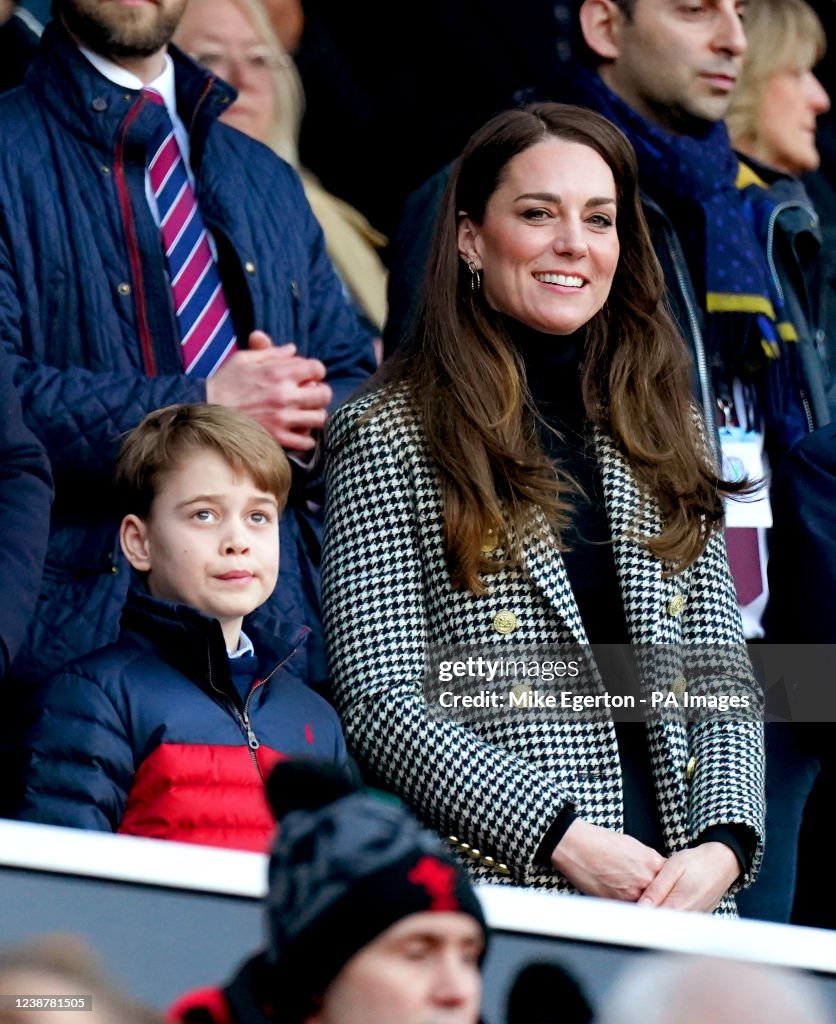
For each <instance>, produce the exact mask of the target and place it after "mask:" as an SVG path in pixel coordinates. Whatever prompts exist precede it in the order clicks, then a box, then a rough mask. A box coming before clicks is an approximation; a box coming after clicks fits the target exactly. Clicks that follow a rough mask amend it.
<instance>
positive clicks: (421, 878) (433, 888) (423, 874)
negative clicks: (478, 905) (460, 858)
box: [406, 856, 460, 910]
mask: <svg viewBox="0 0 836 1024" xmlns="http://www.w3.org/2000/svg"><path fill="white" fill-rule="evenodd" d="M406 877H407V878H408V880H409V881H410V882H411V883H412V884H413V885H420V886H421V888H423V889H426V891H427V893H428V895H429V897H430V900H431V903H430V907H429V909H430V910H459V909H460V907H459V901H458V900H457V899H456V869H455V868H454V867H453V865H452V864H444V863H442V861H440V860H437V859H436V858H435V857H429V856H427V857H422V858H421V859H420V860H419V861H418V863H417V864H416V865H415V867H414V868H412V870H411V871H410V872H409V874H408V875H407V876H406Z"/></svg>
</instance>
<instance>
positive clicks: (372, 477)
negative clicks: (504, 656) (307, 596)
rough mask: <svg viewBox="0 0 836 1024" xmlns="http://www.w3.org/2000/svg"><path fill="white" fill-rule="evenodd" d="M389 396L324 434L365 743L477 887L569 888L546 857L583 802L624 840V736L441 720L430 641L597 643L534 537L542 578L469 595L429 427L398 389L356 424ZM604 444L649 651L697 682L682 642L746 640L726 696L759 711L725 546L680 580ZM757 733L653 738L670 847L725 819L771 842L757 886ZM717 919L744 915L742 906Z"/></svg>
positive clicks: (342, 693) (512, 575)
mask: <svg viewBox="0 0 836 1024" xmlns="http://www.w3.org/2000/svg"><path fill="white" fill-rule="evenodd" d="M377 400H378V399H377V396H374V395H371V396H369V395H367V396H364V397H362V398H360V399H358V400H355V401H353V402H350V403H347V404H346V405H344V406H342V407H341V408H340V409H338V410H337V412H336V413H335V414H334V417H333V419H332V420H331V423H330V426H329V431H328V452H329V455H328V458H329V471H328V490H327V494H328V498H327V505H326V529H325V547H324V552H323V563H322V599H323V615H324V620H325V631H326V645H327V651H328V658H329V663H330V672H331V679H332V685H333V694H334V699H335V703H336V705H337V708H338V710H339V712H340V715H341V717H342V721H343V725H344V729H345V732H346V737H347V739H348V742H349V745H350V747H351V749H352V751H353V752H354V754H355V756H356V757H357V758H358V760H359V761H360V762H361V763H362V764H363V765H364V766H366V767H367V768H368V769H370V770H371V771H372V773H373V774H374V775H375V777H376V778H377V779H379V780H380V782H381V783H382V784H383V785H385V786H387V787H388V788H391V789H392V790H393V791H394V792H396V793H397V794H399V795H400V796H401V797H402V798H403V799H404V800H405V801H406V802H407V803H408V804H409V805H410V806H411V807H412V809H413V810H414V812H415V813H416V814H417V815H418V817H419V818H420V819H421V820H422V821H423V822H424V823H425V824H426V825H428V826H429V827H431V828H434V829H436V830H437V831H438V832H439V833H440V834H441V835H442V836H443V837H445V838H448V839H449V838H450V837H453V840H454V846H456V847H457V848H458V849H457V852H458V853H459V855H460V856H463V857H464V856H465V855H464V853H462V850H461V846H462V844H465V850H466V851H467V855H466V857H465V859H466V861H467V864H468V866H469V867H470V869H471V871H472V873H473V874H474V875H475V876H476V878H478V879H480V880H483V881H491V882H501V881H505V882H512V883H515V884H519V885H532V886H540V887H544V888H558V889H562V890H570V889H571V886H570V884H569V882H568V881H567V880H566V879H565V878H563V877H562V876H560V875H559V874H558V873H557V872H555V871H550V870H544V869H543V868H541V867H540V866H538V865H537V864H535V863H534V855H535V853H536V851H537V848H538V846H539V844H540V842H541V840H542V839H543V837H544V836H545V833H546V832H547V830H548V829H549V826H550V825H551V824H552V823H553V822H554V820H555V818H556V817H557V815H558V813H559V811H560V810H561V809H562V808H563V806H564V805H565V804H566V803H567V801H569V802H571V803H572V804H574V806H575V810H576V812H577V813H578V815H579V816H581V817H583V818H584V819H586V820H587V821H589V822H591V823H593V824H596V825H602V826H605V827H608V828H612V829H616V830H619V829H621V828H622V815H623V807H622V792H621V774H620V766H619V757H618V748H617V744H616V738H615V730H614V728H613V725H612V722H611V721H610V720H609V719H608V718H607V720H605V721H603V722H600V721H599V722H596V723H591V722H588V721H587V722H579V721H565V720H561V721H557V720H555V719H554V718H553V717H552V718H540V719H538V718H537V717H536V716H526V717H519V718H516V717H514V718H513V719H511V720H510V721H509V719H508V718H507V717H505V718H503V716H486V715H485V714H484V712H477V711H474V712H473V717H472V720H465V721H463V720H462V718H461V717H457V718H456V720H455V721H452V720H449V719H447V720H445V719H439V718H438V717H437V716H433V715H430V714H429V713H428V704H427V701H426V700H425V697H424V692H423V690H422V678H423V674H424V672H425V658H426V651H427V649H428V645H435V644H440V645H443V644H456V645H458V644H484V645H493V646H494V647H495V645H497V644H503V643H506V644H508V647H509V656H512V655H513V648H514V646H515V645H519V644H537V643H544V642H553V643H569V644H577V643H581V644H584V643H586V642H587V641H586V636H585V633H584V628H583V624H582V622H581V619H580V614H579V611H578V607H577V603H576V601H575V598H574V595H573V593H572V590H571V587H570V585H569V581H568V578H567V575H566V570H565V567H564V564H563V560H562V558H561V556H560V555H559V553H557V552H556V551H555V549H554V548H553V547H550V546H549V545H548V544H547V543H546V542H545V541H543V540H540V539H538V538H533V539H532V540H531V541H530V543H527V544H526V546H525V550H524V557H525V564H526V570H527V571H526V572H522V571H519V570H516V571H502V572H499V573H497V574H495V575H490V576H489V577H487V580H488V582H489V588H490V592H489V593H488V594H487V595H483V596H476V595H474V594H472V593H470V592H469V591H460V590H454V589H453V588H452V587H451V585H450V580H449V574H448V571H447V568H446V564H445V559H444V550H443V524H442V505H441V491H440V486H439V480H438V474H437V471H436V469H435V467H434V465H433V463H432V461H431V458H430V455H429V453H428V451H427V448H426V446H425V444H424V443H423V440H422V436H421V432H420V429H419V427H418V425H417V422H416V421H415V419H414V417H413V416H412V415H411V413H410V410H409V406H408V402H407V401H406V398H405V397H404V395H403V394H402V393H395V394H393V395H390V396H389V397H388V398H387V400H386V401H385V403H384V404H383V405H381V406H380V407H379V408H378V409H376V410H375V411H373V412H372V414H371V416H370V417H369V418H367V419H365V420H364V421H362V422H361V423H359V424H358V419H359V418H360V417H361V416H362V414H363V413H364V412H366V411H367V410H368V409H369V408H370V406H371V405H372V403H374V402H375V401H377ZM596 449H597V453H598V456H599V459H600V460H601V463H602V469H603V479H604V492H605V500H606V506H607V514H608V517H609V520H610V525H611V528H612V535H613V538H614V540H613V547H614V554H615V561H616V567H617V571H618V577H619V580H620V584H621V592H622V598H623V602H624V609H625V614H626V617H627V623H628V628H629V631H630V635H631V639H632V641H633V643H634V644H654V645H660V644H662V645H677V646H671V647H670V650H671V651H673V652H678V658H679V660H678V662H677V664H676V665H673V666H672V667H671V673H672V675H671V678H672V679H673V678H674V676H675V675H677V674H678V673H681V672H683V671H685V672H687V671H688V666H687V665H686V664H685V659H684V658H683V657H682V648H681V647H680V646H678V645H686V647H687V645H688V644H701V645H702V644H723V645H732V646H731V648H727V647H724V650H728V649H732V650H737V651H739V652H740V658H739V662H738V671H737V672H736V673H735V675H734V677H733V678H732V679H730V680H729V681H728V686H729V687H734V688H736V692H738V693H746V694H749V696H750V700H751V702H752V704H753V706H755V707H757V708H759V707H760V701H761V695H760V692H759V689H758V687H757V684H756V683H755V680H754V678H753V677H752V674H751V666H750V663H749V660H748V656H747V655H746V654H745V644H744V642H743V635H742V630H741V623H740V616H739V613H738V608H737V603H736V600H735V595H734V588H733V584H732V581H731V576H730V573H729V570H728V563H727V560H726V554H725V546H724V544H723V540H722V536H721V535H719V534H716V535H715V536H714V538H713V539H712V541H711V542H710V544H709V546H708V548H707V550H706V552H705V554H704V555H703V556H702V557H701V558H700V559H699V560H698V561H697V562H696V563H695V564H694V565H693V566H691V567H690V568H689V569H687V570H686V571H685V572H683V573H681V574H679V575H677V576H674V577H672V578H668V579H664V578H663V577H662V572H661V563H660V562H659V560H658V559H656V558H655V557H653V556H652V555H651V554H650V553H649V552H647V551H646V550H645V549H644V548H642V547H641V546H640V545H639V544H638V543H637V542H636V541H635V540H633V539H631V536H637V535H638V536H641V535H645V536H646V535H649V534H653V533H657V532H658V531H659V517H658V510H656V509H655V507H654V505H653V503H652V502H650V501H642V500H641V497H640V494H639V491H638V489H637V486H636V484H635V481H634V479H633V477H632V474H631V473H630V470H629V469H628V467H627V464H626V462H625V461H624V459H623V458H622V456H621V455H620V454H619V453H618V451H617V450H616V448H615V446H614V444H613V443H612V441H611V440H610V439H609V438H607V437H605V436H603V435H599V436H598V437H597V439H596ZM499 611H512V612H513V613H514V616H515V617H516V628H515V629H514V631H513V633H512V634H505V635H501V634H500V633H498V632H497V629H496V625H495V622H494V620H495V616H496V614H497V612H499ZM664 649H665V650H666V651H667V650H668V648H667V647H665V648H664ZM727 660H728V659H725V660H724V662H723V663H724V664H726V663H727ZM725 683H726V680H725V679H724V685H725ZM727 692H729V691H728V690H727ZM497 719H499V720H497ZM755 719H756V720H754V721H751V722H740V721H737V722H733V723H730V722H727V721H726V722H723V721H720V720H719V719H717V718H714V719H712V720H708V721H702V722H700V723H698V724H691V725H686V724H685V723H684V722H683V721H681V720H680V719H678V718H675V719H674V720H672V721H664V722H660V723H657V724H652V725H650V726H649V738H650V753H651V762H652V766H653V770H654V775H655V779H656V784H657V791H658V797H659V807H660V815H661V820H662V827H663V831H664V835H665V839H666V841H667V844H668V848H669V851H670V852H673V851H675V850H680V849H682V848H684V847H686V846H687V845H688V844H689V842H690V841H691V840H692V839H693V838H695V837H696V836H697V835H698V834H699V833H701V832H702V831H703V830H704V829H706V828H707V827H708V826H710V825H713V824H721V823H725V824H730V823H742V824H744V825H747V826H749V827H751V828H752V829H753V830H754V832H755V833H756V835H757V836H758V837H759V839H758V849H757V852H756V854H755V858H754V863H753V870H752V872H751V877H746V878H745V879H743V880H742V884H748V882H750V881H751V878H752V877H754V874H755V871H756V869H757V866H758V864H759V862H760V859H761V852H762V843H763V833H764V826H763V818H764V793H763V728H762V725H761V723H760V720H759V717H758V716H755ZM719 909H720V911H721V912H726V913H734V902H733V899H731V898H730V897H726V899H725V900H724V901H723V903H722V904H721V906H720V908H719Z"/></svg>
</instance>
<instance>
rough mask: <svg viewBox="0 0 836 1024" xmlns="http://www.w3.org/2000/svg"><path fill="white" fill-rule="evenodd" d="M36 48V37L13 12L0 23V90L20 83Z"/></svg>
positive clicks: (3, 90)
mask: <svg viewBox="0 0 836 1024" xmlns="http://www.w3.org/2000/svg"><path fill="white" fill-rule="evenodd" d="M37 49H38V37H37V36H36V35H35V33H34V32H33V31H32V30H31V29H30V28H29V26H28V25H26V24H25V23H24V21H23V20H22V19H21V18H19V17H18V16H17V15H16V14H13V15H12V16H11V18H9V20H8V21H6V22H4V23H3V24H2V25H0V92H5V91H6V90H7V89H13V88H14V87H15V86H16V85H20V84H21V82H22V81H23V76H24V74H25V73H26V69H27V68H28V67H29V63H30V61H31V60H32V58H33V57H34V56H35V51H36V50H37Z"/></svg>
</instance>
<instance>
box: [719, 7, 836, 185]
mask: <svg viewBox="0 0 836 1024" xmlns="http://www.w3.org/2000/svg"><path fill="white" fill-rule="evenodd" d="M746 39H747V41H748V44H749V45H748V50H747V53H746V61H745V64H744V65H743V73H742V75H741V77H740V81H739V83H738V86H737V90H736V92H735V97H734V100H733V102H732V105H731V107H730V109H729V113H728V117H727V119H726V120H727V123H728V127H729V134H730V136H731V140H732V144H733V145H734V148H735V149H736V150H738V152H740V153H742V154H743V155H744V156H746V157H751V158H752V159H754V160H755V161H757V162H758V163H760V164H765V165H766V166H767V167H768V168H772V169H773V170H776V171H782V172H783V173H784V174H793V175H797V174H804V173H807V172H809V171H815V170H817V168H818V166H819V151H818V149H817V148H816V118H817V117H819V116H820V115H821V114H824V113H826V111H828V110H829V109H830V99H829V97H828V95H827V93H826V92H825V90H824V87H823V86H822V85H821V83H820V82H819V80H818V79H817V78H816V76H815V75H814V74H813V68H814V67H815V66H816V64H817V63H818V62H819V61H820V60H821V59H822V57H823V56H824V52H825V46H826V42H825V35H824V29H823V28H822V24H821V22H820V21H819V17H818V15H817V14H816V12H815V11H814V10H813V9H812V7H810V6H809V5H808V4H807V3H805V2H804V0H759V2H758V3H756V4H752V5H751V7H750V8H749V9H748V10H747V12H746Z"/></svg>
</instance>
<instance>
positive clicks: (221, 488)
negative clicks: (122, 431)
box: [21, 405, 349, 851]
mask: <svg viewBox="0 0 836 1024" xmlns="http://www.w3.org/2000/svg"><path fill="white" fill-rule="evenodd" d="M290 477H291V471H290V466H289V464H288V461H287V459H286V458H285V456H284V453H283V452H282V450H281V449H280V448H279V446H278V445H277V444H276V442H275V441H274V440H273V439H272V438H271V437H270V435H269V434H268V433H267V432H266V431H265V430H264V429H263V428H262V427H261V426H260V425H259V424H258V423H256V422H255V421H254V420H252V419H250V418H249V417H248V416H246V415H244V414H243V413H239V412H236V411H234V410H232V409H227V408H224V407H222V406H217V405H174V406H168V407H167V408H165V409H159V410H157V411H156V412H152V413H150V414H149V415H148V416H146V417H145V419H144V420H143V421H142V422H141V423H140V424H139V426H138V427H137V428H136V429H135V430H133V431H131V433H130V434H129V435H128V437H127V439H126V441H125V442H124V444H123V446H122V450H121V453H120V455H119V459H118V462H117V466H116V478H115V479H116V486H117V489H118V491H119V493H120V496H121V499H122V503H123V508H124V511H125V512H126V513H127V514H126V515H125V516H124V519H123V520H122V525H121V529H120V541H121V545H122V550H123V551H124V553H125V557H126V558H127V559H128V561H129V562H130V564H131V566H133V568H134V570H136V573H137V581H136V583H135V585H134V586H133V587H132V589H131V592H130V594H129V597H128V601H127V604H126V606H125V609H124V612H123V615H122V621H121V633H120V636H119V639H118V641H117V642H116V643H114V644H110V645H108V646H107V647H103V648H101V649H99V650H97V651H94V652H93V653H92V654H89V655H87V656H85V657H83V658H80V659H78V660H77V661H75V662H72V663H71V664H70V665H68V666H66V667H65V669H64V670H63V671H62V673H61V674H60V676H59V677H58V678H57V679H56V680H55V681H54V682H53V683H52V684H51V685H50V686H49V687H48V688H47V689H46V692H45V693H44V695H43V699H42V714H41V717H40V720H39V721H38V723H37V725H36V728H35V730H34V733H33V735H32V738H31V743H30V747H31V752H32V756H31V763H30V767H29V772H28V777H27V790H26V800H25V805H24V809H23V813H22V815H21V817H22V818H23V819H25V820H29V821H39V822H47V823H50V824H55V825H69V826H74V827H77V828H90V829H98V830H101V831H113V832H123V833H129V834H132V835H143V836H152V837H156V838H160V839H176V840H180V841H183V842H193V843H207V844H210V845H213V846H228V847H235V848H239V849H245V850H257V851H264V850H266V849H267V847H268V845H269V841H270V837H271V835H272V832H273V827H274V825H275V820H274V818H273V815H272V813H271V811H270V808H269V805H268V803H267V800H266V798H265V794H264V779H265V778H266V777H267V775H268V773H269V771H270V769H271V768H272V767H273V765H274V764H275V763H276V762H277V761H280V760H283V759H286V758H289V757H313V758H317V759H325V760H328V761H332V762H334V763H336V764H338V765H341V766H344V767H345V769H346V771H347V772H348V771H349V768H348V763H349V762H348V757H347V755H346V750H345V742H344V739H343V735H342V730H341V728H340V724H339V720H338V718H337V715H336V713H335V711H334V710H333V708H332V707H331V706H330V705H329V704H328V703H327V702H326V701H325V700H323V698H321V697H320V696H319V695H318V694H316V693H315V692H314V691H313V690H312V689H310V688H309V687H308V686H306V685H305V684H304V682H302V681H301V680H302V679H304V678H305V670H304V663H305V659H304V653H303V650H302V645H303V641H304V638H305V634H306V633H307V628H306V627H299V626H293V625H291V624H284V625H283V626H281V627H278V628H274V629H271V630H269V631H265V632H261V631H259V630H258V629H257V628H256V627H254V626H253V625H251V623H250V621H247V623H246V625H245V626H244V628H243V629H242V624H243V623H244V617H245V616H247V615H249V613H251V612H253V611H254V610H255V609H256V608H258V607H259V606H260V605H262V604H263V603H264V602H265V601H266V600H267V598H268V597H269V596H270V594H271V593H272V591H273V588H274V587H275V585H276V578H277V576H278V568H279V516H280V515H281V512H282V509H283V507H284V504H285V502H286V500H287V495H288V491H289V489H290Z"/></svg>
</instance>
